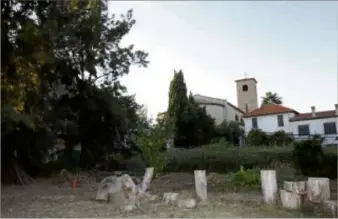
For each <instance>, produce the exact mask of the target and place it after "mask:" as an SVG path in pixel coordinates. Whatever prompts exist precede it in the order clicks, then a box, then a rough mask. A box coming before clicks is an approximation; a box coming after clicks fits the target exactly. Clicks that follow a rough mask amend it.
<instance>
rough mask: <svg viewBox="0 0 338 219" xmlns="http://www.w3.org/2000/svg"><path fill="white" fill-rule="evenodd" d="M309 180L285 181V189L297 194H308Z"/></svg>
mask: <svg viewBox="0 0 338 219" xmlns="http://www.w3.org/2000/svg"><path fill="white" fill-rule="evenodd" d="M306 187H307V182H306V181H298V182H294V181H284V190H286V191H289V192H293V193H296V194H306V190H307V188H306Z"/></svg>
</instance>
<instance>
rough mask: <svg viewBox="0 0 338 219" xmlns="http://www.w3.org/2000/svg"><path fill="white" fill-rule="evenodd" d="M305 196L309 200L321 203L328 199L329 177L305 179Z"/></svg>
mask: <svg viewBox="0 0 338 219" xmlns="http://www.w3.org/2000/svg"><path fill="white" fill-rule="evenodd" d="M307 197H308V200H309V201H310V202H313V203H321V202H324V201H327V200H329V199H330V179H329V178H324V177H309V178H308V181H307Z"/></svg>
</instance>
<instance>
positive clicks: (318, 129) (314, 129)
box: [291, 117, 338, 144]
mask: <svg viewBox="0 0 338 219" xmlns="http://www.w3.org/2000/svg"><path fill="white" fill-rule="evenodd" d="M326 122H335V123H336V127H337V129H338V117H335V118H325V119H312V120H301V121H292V122H291V131H292V133H293V134H294V135H296V137H297V138H299V139H301V138H307V137H306V136H304V137H298V126H299V125H309V129H310V135H315V134H319V135H322V136H323V135H324V123H326ZM325 137H326V138H325V142H324V144H338V141H337V140H336V137H338V134H332V135H326V136H325Z"/></svg>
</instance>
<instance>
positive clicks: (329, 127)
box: [324, 122, 337, 135]
mask: <svg viewBox="0 0 338 219" xmlns="http://www.w3.org/2000/svg"><path fill="white" fill-rule="evenodd" d="M324 134H325V135H330V134H337V126H336V123H335V122H327V123H324Z"/></svg>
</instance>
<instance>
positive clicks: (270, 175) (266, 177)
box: [261, 170, 277, 204]
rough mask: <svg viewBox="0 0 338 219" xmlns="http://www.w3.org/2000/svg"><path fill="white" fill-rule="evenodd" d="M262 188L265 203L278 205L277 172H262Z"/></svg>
mask: <svg viewBox="0 0 338 219" xmlns="http://www.w3.org/2000/svg"><path fill="white" fill-rule="evenodd" d="M261 186H262V192H263V198H264V202H265V203H266V204H276V203H277V179H276V171H275V170H261Z"/></svg>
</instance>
